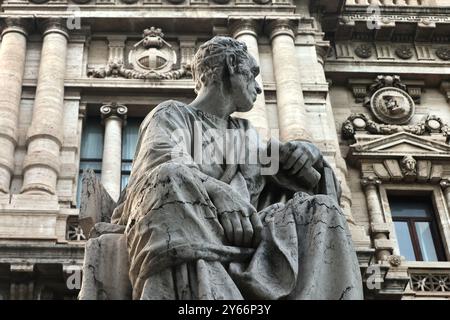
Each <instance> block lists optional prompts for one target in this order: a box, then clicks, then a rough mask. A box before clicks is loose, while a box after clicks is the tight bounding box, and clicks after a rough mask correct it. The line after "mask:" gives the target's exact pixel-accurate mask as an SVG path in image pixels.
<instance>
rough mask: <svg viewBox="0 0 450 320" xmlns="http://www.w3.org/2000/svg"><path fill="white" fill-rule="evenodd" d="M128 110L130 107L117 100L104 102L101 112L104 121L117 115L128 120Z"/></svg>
mask: <svg viewBox="0 0 450 320" xmlns="http://www.w3.org/2000/svg"><path fill="white" fill-rule="evenodd" d="M127 112H128V108H127V107H126V106H124V105H121V104H118V103H117V102H112V103H108V104H104V105H103V106H101V107H100V113H101V115H102V120H103V121H104V120H105V119H108V118H111V117H117V118H120V119H122V120H126V118H127Z"/></svg>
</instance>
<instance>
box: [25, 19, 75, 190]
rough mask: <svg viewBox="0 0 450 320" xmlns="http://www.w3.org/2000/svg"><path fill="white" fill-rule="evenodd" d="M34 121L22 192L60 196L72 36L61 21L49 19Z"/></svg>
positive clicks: (29, 134) (44, 22) (29, 140)
mask: <svg viewBox="0 0 450 320" xmlns="http://www.w3.org/2000/svg"><path fill="white" fill-rule="evenodd" d="M41 26H42V27H43V44H42V52H41V61H40V66H39V75H38V82H37V88H36V97H35V101H34V108H33V118H32V121H31V126H30V128H29V130H28V135H27V146H28V150H27V155H26V157H25V159H24V164H23V170H24V173H23V174H24V178H23V187H22V193H27V194H56V182H57V179H58V174H59V170H60V149H61V146H62V141H63V115H64V77H65V73H66V55H67V42H68V38H69V35H68V33H67V31H66V30H65V28H64V23H63V21H62V20H59V19H45V20H44V21H42V22H41Z"/></svg>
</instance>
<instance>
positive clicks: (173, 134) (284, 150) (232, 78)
mask: <svg viewBox="0 0 450 320" xmlns="http://www.w3.org/2000/svg"><path fill="white" fill-rule="evenodd" d="M192 68H193V76H194V81H195V83H196V92H197V94H198V95H197V98H196V99H195V100H194V101H193V102H191V103H190V104H187V105H186V104H184V103H181V102H177V101H166V102H163V103H161V104H160V105H159V106H157V107H156V108H155V109H154V110H153V111H152V112H151V113H150V114H149V115H148V116H147V117H146V118H145V120H144V121H143V123H142V125H141V128H140V133H139V139H138V144H137V149H136V154H135V158H134V162H133V168H132V172H131V176H130V180H129V183H128V186H127V188H126V191H125V192H124V194H123V195H122V197H121V201H119V204H118V207H117V208H116V210H115V211H114V214H113V217H112V222H113V223H117V224H121V225H124V226H126V229H125V237H126V240H127V250H128V254H129V261H130V271H129V276H130V280H131V284H132V287H133V299H362V282H361V275H360V271H359V265H358V260H357V257H356V253H355V249H354V248H353V244H352V240H351V236H350V234H349V230H348V226H347V223H346V219H345V216H344V214H343V212H342V210H341V208H340V206H339V203H338V199H339V195H340V186H339V182H338V181H337V180H336V177H335V175H334V173H333V171H332V170H331V167H330V166H329V165H328V163H327V161H326V160H325V159H324V157H323V156H322V154H321V152H320V151H319V149H318V148H317V147H316V146H314V145H313V144H312V143H309V142H305V141H288V142H284V143H281V142H279V141H278V140H276V139H270V140H269V141H268V142H264V141H262V140H261V139H260V138H259V136H258V135H257V134H256V132H255V130H254V129H253V127H252V126H251V124H250V123H249V121H247V120H245V119H241V118H236V117H232V116H231V114H232V113H233V112H236V111H237V112H247V111H249V110H251V109H252V107H253V103H254V101H255V100H256V97H257V95H258V94H260V93H261V90H262V89H261V88H260V87H259V85H258V83H257V82H256V80H255V77H256V76H257V75H258V73H259V67H258V65H257V64H256V61H255V59H254V58H253V57H252V56H251V55H250V54H249V53H248V52H247V48H246V45H245V44H244V43H242V42H239V41H237V40H235V39H233V38H228V37H215V38H213V39H211V40H210V41H208V42H206V43H204V44H203V45H202V46H201V47H200V48H199V50H198V52H197V53H196V55H195V58H194V61H193V66H192ZM224 137H225V138H224ZM252 155H256V156H255V157H253V156H252ZM252 157H253V159H252ZM255 159H256V160H255ZM266 160H270V161H266Z"/></svg>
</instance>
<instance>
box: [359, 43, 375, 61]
mask: <svg viewBox="0 0 450 320" xmlns="http://www.w3.org/2000/svg"><path fill="white" fill-rule="evenodd" d="M355 54H356V55H357V56H358V57H360V58H363V59H367V58H370V57H371V56H372V47H371V46H370V45H368V44H360V45H359V46H357V47H356V49H355Z"/></svg>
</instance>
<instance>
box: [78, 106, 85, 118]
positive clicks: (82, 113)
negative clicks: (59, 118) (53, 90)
mask: <svg viewBox="0 0 450 320" xmlns="http://www.w3.org/2000/svg"><path fill="white" fill-rule="evenodd" d="M86 114H87V103H86V102H80V106H79V108H78V119H82V120H84V119H86Z"/></svg>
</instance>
